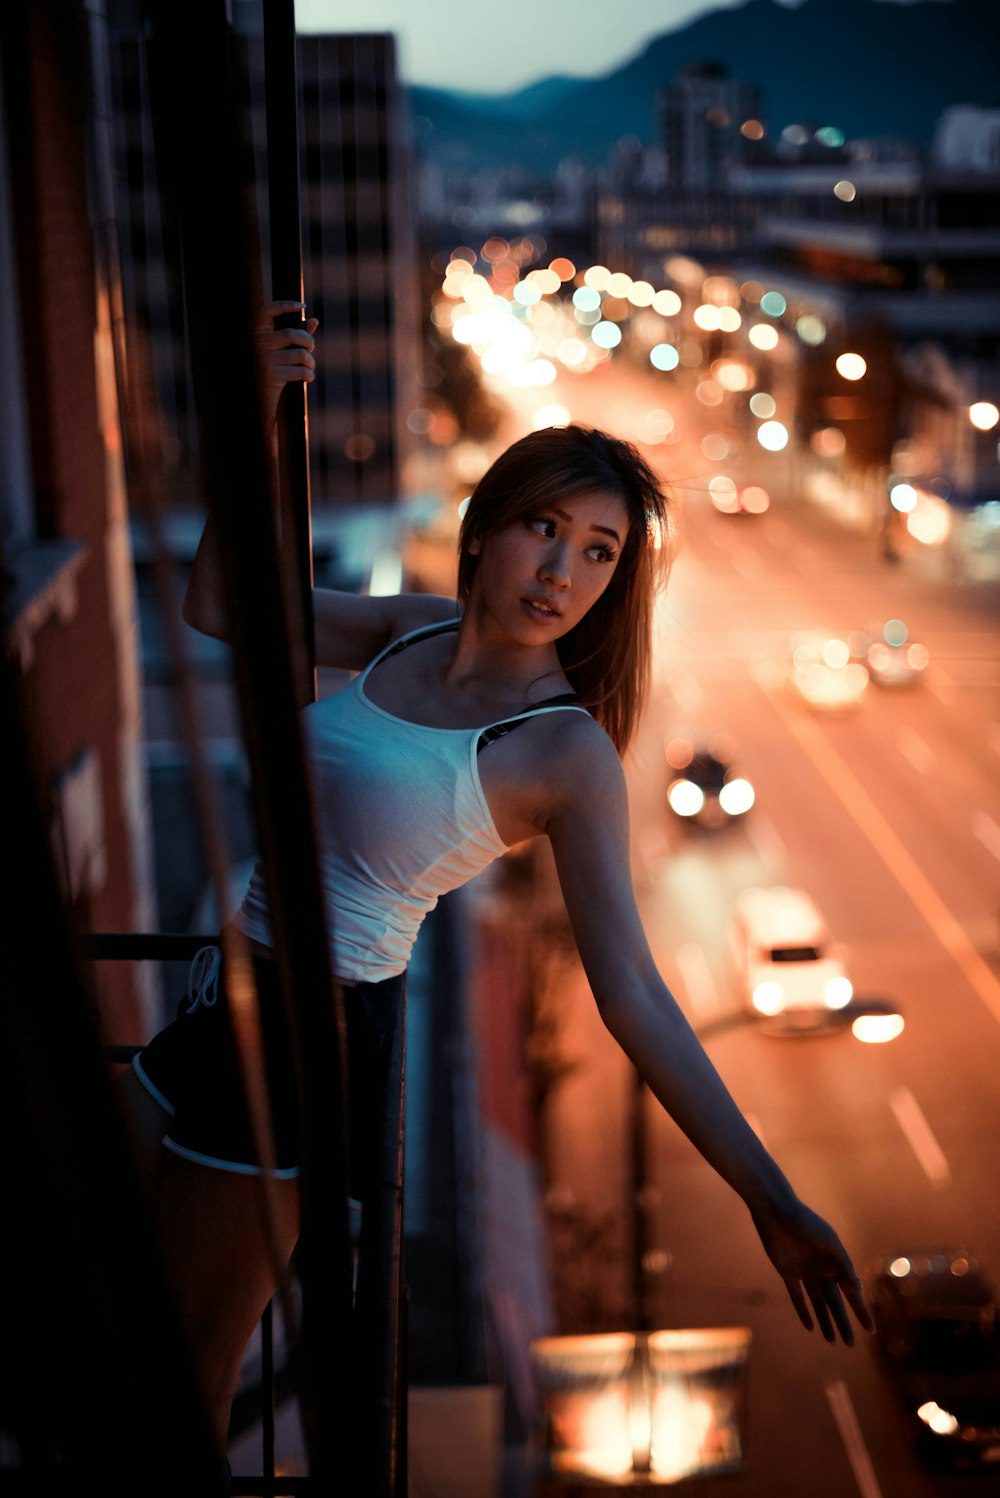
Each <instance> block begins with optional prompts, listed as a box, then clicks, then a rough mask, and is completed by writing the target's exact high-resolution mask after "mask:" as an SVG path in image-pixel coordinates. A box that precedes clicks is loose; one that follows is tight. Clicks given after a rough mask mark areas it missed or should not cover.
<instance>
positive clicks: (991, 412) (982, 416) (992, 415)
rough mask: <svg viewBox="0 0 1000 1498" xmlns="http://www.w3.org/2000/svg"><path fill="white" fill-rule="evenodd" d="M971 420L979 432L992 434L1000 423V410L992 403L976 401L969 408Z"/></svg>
mask: <svg viewBox="0 0 1000 1498" xmlns="http://www.w3.org/2000/svg"><path fill="white" fill-rule="evenodd" d="M969 420H970V421H971V422H972V425H973V426H974V427H978V429H979V431H981V432H992V430H993V428H994V427H995V426H996V424H997V422H998V421H1000V410H997V408H996V406H995V405H994V404H993V402H992V401H975V402H974V403H973V404H972V405H971V406H970V407H969Z"/></svg>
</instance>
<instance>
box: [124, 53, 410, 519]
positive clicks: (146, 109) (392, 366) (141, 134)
mask: <svg viewBox="0 0 1000 1498" xmlns="http://www.w3.org/2000/svg"><path fill="white" fill-rule="evenodd" d="M233 42H234V55H235V57H236V59H237V61H238V63H239V64H240V65H241V66H240V68H239V69H238V71H239V72H241V74H242V80H243V84H244V89H243V92H244V97H245V100H246V104H247V109H246V116H245V119H246V131H247V146H248V150H247V166H248V183H247V185H248V203H249V204H250V205H251V206H252V209H253V212H252V214H251V223H252V228H253V230H254V231H255V235H256V238H257V242H258V244H259V249H260V287H261V297H262V299H263V300H268V299H270V297H271V295H272V294H273V292H279V294H281V295H282V296H285V295H288V294H289V292H288V291H285V289H284V288H281V289H278V288H272V285H271V278H270V271H269V269H268V263H269V262H268V249H269V240H270V235H269V226H268V222H267V205H268V196H267V181H266V119H265V103H264V98H265V96H264V49H263V42H262V39H261V38H260V37H259V36H256V35H252V34H247V33H245V32H244V33H241V32H238V31H237V32H234V38H233ZM297 48H298V78H299V96H300V112H299V146H300V184H301V187H300V204H301V216H302V222H301V225H300V229H301V237H302V247H303V264H304V282H305V299H306V301H307V304H308V309H309V312H310V314H312V315H314V316H316V317H318V318H319V319H320V327H319V331H318V333H317V361H318V368H317V377H316V380H315V382H314V384H313V385H312V386H311V395H310V401H309V409H310V421H309V435H310V470H311V482H312V499H313V504H314V506H315V507H316V509H317V511H322V509H324V508H325V507H335V506H338V505H342V504H344V503H348V504H356V503H358V502H365V501H369V500H371V501H378V502H382V503H385V502H391V501H393V500H395V499H396V498H397V497H398V496H399V493H400V488H401V472H402V468H403V464H404V461H405V456H406V453H407V450H408V448H409V447H410V445H411V444H412V441H413V438H412V436H411V434H410V431H409V429H408V427H407V417H408V415H409V413H410V411H411V410H412V409H413V407H414V406H417V405H419V404H420V400H419V396H418V392H417V375H418V372H419V368H420V343H419V322H418V311H417V308H418V295H419V292H418V284H417V274H416V264H415V247H414V245H415V234H414V223H413V213H412V211H411V204H410V181H411V174H410V162H409V148H408V135H407V131H406V126H405V119H404V102H403V92H402V87H401V84H400V81H399V77H398V74H397V70H396V50H395V39H394V37H392V36H391V35H382V34H371V35H361V36H349V35H344V36H340V35H300V36H299V37H298V41H297ZM113 58H114V64H113V67H114V85H115V92H116V105H117V108H116V124H117V130H118V138H117V142H116V144H117V160H118V175H119V195H120V196H119V218H120V222H121V230H122V259H123V285H124V292H125V303H126V316H127V322H128V325H129V328H130V331H131V334H132V337H133V340H138V344H139V346H138V349H137V353H138V355H139V356H140V357H142V358H143V359H145V358H146V357H147V356H148V360H149V368H150V372H151V378H152V381H153V384H154V387H155V392H156V400H157V406H158V413H159V424H160V438H161V441H162V443H163V453H164V458H165V460H166V461H167V463H168V464H170V463H172V462H176V463H177V464H178V466H180V467H184V466H186V465H187V464H188V463H189V462H190V459H191V457H192V456H193V452H194V443H195V429H194V419H193V406H192V401H191V392H190V386H189V382H188V378H187V369H186V354H185V341H184V336H183V334H184V327H183V309H182V305H181V295H180V286H181V278H180V275H179V267H178V259H177V249H176V244H175V243H174V241H173V239H172V231H171V226H170V225H169V224H165V223H164V221H163V219H162V216H161V213H160V194H159V186H158V181H157V169H156V154H155V140H154V135H153V127H152V123H151V122H152V111H151V108H150V79H149V53H148V44H147V40H146V38H145V36H144V35H143V34H142V33H140V32H137V31H135V30H130V29H126V28H122V29H121V30H120V31H119V34H118V35H117V37H116V40H115V46H114V51H113ZM224 287H225V274H224V271H223V270H222V268H220V318H221V319H224V318H225V316H226V306H225V291H224ZM290 290H291V294H292V295H294V294H295V292H296V291H297V288H291V289H290Z"/></svg>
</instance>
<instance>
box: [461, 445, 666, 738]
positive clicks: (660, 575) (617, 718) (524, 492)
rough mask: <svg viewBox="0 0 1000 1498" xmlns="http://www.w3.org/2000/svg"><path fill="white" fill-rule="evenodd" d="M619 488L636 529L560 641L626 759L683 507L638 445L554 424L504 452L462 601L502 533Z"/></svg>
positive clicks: (565, 659)
mask: <svg viewBox="0 0 1000 1498" xmlns="http://www.w3.org/2000/svg"><path fill="white" fill-rule="evenodd" d="M598 491H610V492H611V493H612V494H617V495H618V496H619V497H620V498H621V500H622V502H623V503H624V505H625V508H626V511H627V512H628V518H629V526H628V532H627V534H626V537H625V542H624V545H623V546H622V551H621V556H620V557H619V559H618V565H617V566H616V568H615V571H614V574H613V575H612V578H611V581H610V583H609V584H608V586H607V588H606V589H605V590H604V592H603V593H602V594H601V596H600V598H599V599H598V600H597V602H596V603H595V604H594V605H593V607H592V608H591V609H589V610H588V612H587V613H586V614H585V615H584V617H583V618H582V619H581V620H580V622H579V623H578V624H576V625H575V626H574V627H573V629H571V630H570V631H569V633H568V634H566V635H564V636H563V638H562V639H561V640H559V641H558V643H557V647H556V648H557V650H558V653H559V660H560V664H561V665H562V668H563V671H564V672H565V674H566V677H567V679H568V680H569V682H570V683H571V685H572V687H573V690H574V691H575V692H576V694H577V695H578V697H579V698H580V701H581V702H582V703H583V705H584V706H585V707H588V708H589V709H590V710H591V712H592V713H593V715H594V717H595V718H596V719H597V721H598V722H599V723H600V724H601V725H602V727H603V728H605V729H606V731H607V733H608V735H609V736H610V738H611V740H612V742H613V743H614V745H615V748H616V749H617V750H618V752H619V754H623V753H624V752H625V750H626V748H627V747H628V743H629V740H630V739H631V737H632V734H633V733H634V731H635V728H636V725H637V723H638V720H639V716H640V714H641V712H642V708H643V704H644V702H645V698H646V692H647V689H648V685H649V668H650V655H651V643H652V623H653V605H654V602H655V598H656V593H657V590H658V588H659V587H660V586H662V584H663V583H664V582H665V581H666V576H667V572H668V571H669V566H670V559H671V552H672V546H673V535H674V517H673V510H672V506H671V504H670V501H669V499H668V497H667V495H666V494H665V493H664V491H663V489H662V487H661V485H660V482H659V480H658V479H657V477H656V475H655V474H654V473H653V471H652V469H651V468H650V467H649V465H648V464H647V463H646V462H645V460H644V459H643V458H642V457H641V456H640V455H639V453H638V451H637V449H636V448H635V447H633V446H632V444H631V443H630V442H623V441H622V440H621V439H620V438H618V437H611V436H609V435H608V433H607V432H602V431H599V430H598V429H597V428H596V427H584V426H577V425H573V426H566V427H546V428H545V429H544V430H543V431H540V432H531V433H529V435H528V436H527V437H522V438H521V439H520V441H518V442H515V443H513V444H512V446H510V447H509V448H507V450H506V452H504V453H501V455H500V457H499V458H497V459H496V461H495V462H494V463H493V464H491V466H490V467H489V468H488V469H487V471H486V472H485V473H484V474H483V476H482V478H481V479H480V480H479V483H478V484H477V485H476V488H475V490H474V491H473V493H472V495H471V496H470V498H469V503H468V507H467V509H466V512H465V515H464V517H463V519H462V528H461V531H460V533H459V538H458V596H459V598H460V599H461V600H463V601H464V600H465V599H466V598H467V597H468V596H469V589H470V587H471V585H472V578H473V575H474V573H475V570H476V562H477V560H478V557H477V555H476V554H474V553H473V552H471V551H470V550H469V544H470V542H472V541H477V542H479V543H480V545H481V544H482V542H484V541H486V540H487V539H488V538H489V537H490V536H492V535H494V534H495V533H496V532H497V531H501V530H504V529H505V528H506V527H507V526H509V525H512V524H513V523H514V522H515V521H517V520H520V519H522V518H523V517H524V516H525V515H528V514H531V513H532V512H534V511H537V510H540V509H544V508H545V506H546V505H551V504H554V503H556V501H557V500H559V499H569V498H571V497H572V496H573V495H577V494H593V493H596V492H598Z"/></svg>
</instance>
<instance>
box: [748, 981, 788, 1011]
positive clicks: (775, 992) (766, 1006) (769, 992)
mask: <svg viewBox="0 0 1000 1498" xmlns="http://www.w3.org/2000/svg"><path fill="white" fill-rule="evenodd" d="M752 1002H753V1007H754V1008H755V1009H756V1010H757V1011H758V1012H759V1013H760V1014H780V1013H781V1011H782V1009H784V1007H785V995H784V992H783V990H782V987H781V984H780V983H775V982H774V980H773V979H768V981H767V982H766V983H758V984H757V987H756V988H755V989H754V991H753V996H752Z"/></svg>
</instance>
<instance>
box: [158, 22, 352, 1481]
mask: <svg viewBox="0 0 1000 1498" xmlns="http://www.w3.org/2000/svg"><path fill="white" fill-rule="evenodd" d="M151 8H152V11H153V16H154V18H155V28H156V33H155V34H156V43H157V49H158V52H159V53H160V63H161V66H162V69H163V73H162V75H161V80H162V83H163V85H164V87H163V88H162V89H161V91H160V94H159V97H160V110H161V116H160V125H161V129H162V131H163V133H164V138H165V143H167V144H168V145H169V146H170V148H171V149H172V152H173V158H174V170H173V172H172V174H171V187H172V191H173V193H175V194H176V201H177V205H178V207H179V209H180V222H181V239H182V245H183V253H184V292H185V301H186V306H187V311H188V324H189V334H190V344H191V363H192V371H193V377H194V382H195V395H196V403H197V407H198V412H199V418H200V447H201V457H202V469H203V474H204V480H205V486H206V494H207V499H208V503H209V507H210V511H211V514H212V517H213V519H214V521H215V522H216V524H217V527H218V534H219V541H220V545H219V556H220V562H221V567H222V582H223V590H224V596H225V598H226V600H227V605H228V608H229V613H230V619H231V634H232V644H233V661H234V670H235V676H236V684H237V688H238V693H239V699H240V705H241V709H242V714H243V724H244V732H245V736H246V741H247V748H248V753H249V759H250V764H251V772H252V776H251V779H252V793H253V800H254V807H255V812H256V820H257V827H258V833H259V840H260V847H261V853H262V856H263V861H264V866H265V871H266V876H267V887H268V897H269V903H270V914H271V922H272V928H273V931H274V938H275V950H276V957H277V960H278V967H279V974H280V978H281V984H282V990H283V993H284V995H285V998H286V1007H287V1011H288V1018H289V1028H290V1032H291V1039H292V1042H293V1046H294V1049H295V1052H296V1055H297V1059H298V1065H299V1072H300V1095H301V1097H302V1098H303V1125H304V1128H303V1171H302V1217H303V1224H302V1239H301V1242H300V1246H299V1253H298V1255H297V1260H296V1269H297V1273H298V1278H299V1281H300V1286H301V1289H302V1318H301V1346H300V1348H299V1349H290V1351H291V1352H293V1353H301V1357H300V1358H298V1381H299V1386H300V1388H299V1392H300V1407H301V1412H302V1422H303V1430H304V1434H305V1439H306V1445H307V1451H308V1457H309V1463H310V1473H311V1475H313V1476H315V1477H322V1478H327V1479H329V1478H332V1477H333V1476H334V1475H335V1474H336V1473H338V1471H340V1470H341V1469H342V1466H343V1459H344V1453H345V1452H349V1451H350V1450H351V1448H352V1441H351V1431H350V1422H349V1418H348V1411H349V1407H350V1401H349V1399H348V1397H347V1395H348V1391H349V1387H350V1372H349V1369H348V1367H347V1365H346V1362H345V1360H344V1359H343V1358H342V1357H338V1356H337V1351H336V1350H337V1349H343V1348H345V1347H346V1346H347V1345H348V1338H349V1330H350V1317H351V1268H352V1265H351V1251H350V1235H349V1225H348V1215H347V1198H348V1181H347V1161H346V1141H345V1108H344V1095H343V1088H342V1086H341V1076H342V1072H341V1065H342V1062H341V1057H342V1053H343V1036H344V1025H343V1020H342V1015H341V1012H340V1003H339V994H338V992H337V989H336V985H335V984H334V983H333V980H332V976H331V971H330V960H329V950H330V949H329V944H328V936H327V918H326V912H325V909H324V906H323V901H322V897H321V883H320V875H319V858H318V849H317V844H316V835H315V819H314V814H313V804H312V794H311V784H310V778H309V772H308V767H307V763H306V759H305V754H304V745H303V739H302V728H301V723H300V721H299V714H298V708H299V702H298V697H297V691H296V683H295V677H294V673H293V671H292V669H291V664H290V662H291V659H292V652H293V649H294V642H293V636H292V633H291V630H290V628H289V623H288V616H287V612H286V606H285V600H284V597H283V590H282V583H281V575H280V572H279V568H278V563H277V542H276V536H275V525H274V516H273V509H272V503H273V500H272V493H271V485H270V482H269V476H270V474H269V465H270V453H269V451H268V444H267V441H266V438H265V434H264V433H263V431H262V426H261V422H260V419H259V414H260V395H259V390H258V384H257V378H256V353H255V348H254V345H253V338H252V334H251V328H252V319H253V314H254V308H253V306H252V293H251V286H250V275H249V270H248V265H247V244H246V236H245V226H244V217H243V215H244V198H243V193H242V183H241V175H240V169H239V162H240V153H239V148H238V142H237V130H236V121H235V110H234V106H233V99H232V79H231V75H230V63H231V57H230V33H229V28H228V25H227V22H226V16H225V8H224V5H223V3H222V0H215V3H214V4H211V5H205V6H203V7H201V8H200V10H199V17H198V30H197V35H196V36H195V37H192V35H191V30H190V12H189V11H187V10H186V8H183V7H176V6H174V5H172V4H170V3H169V0H158V3H154V4H153V5H152V7H151ZM181 77H183V78H184V80H185V87H184V89H183V90H181V89H179V88H178V87H177V80H178V79H179V78H181ZM192 98H194V99H197V100H198V107H197V109H192V108H191V107H190V100H191V99H192ZM223 288H224V290H225V302H224V304H223V303H222V302H221V301H220V293H221V291H222V290H223ZM223 318H225V322H224V324H223V322H222V319H223ZM220 357H224V359H225V369H226V378H225V380H221V379H220V378H219V361H220ZM331 1060H333V1061H334V1062H335V1064H333V1065H331V1064H330V1062H331Z"/></svg>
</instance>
